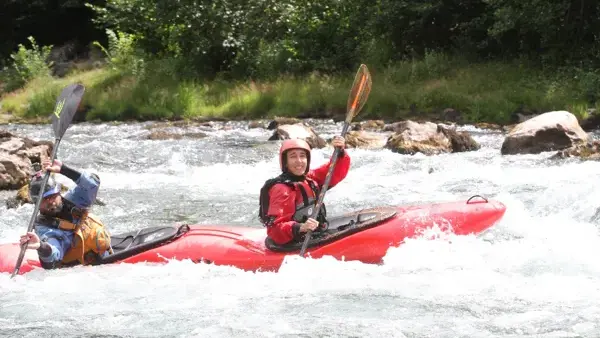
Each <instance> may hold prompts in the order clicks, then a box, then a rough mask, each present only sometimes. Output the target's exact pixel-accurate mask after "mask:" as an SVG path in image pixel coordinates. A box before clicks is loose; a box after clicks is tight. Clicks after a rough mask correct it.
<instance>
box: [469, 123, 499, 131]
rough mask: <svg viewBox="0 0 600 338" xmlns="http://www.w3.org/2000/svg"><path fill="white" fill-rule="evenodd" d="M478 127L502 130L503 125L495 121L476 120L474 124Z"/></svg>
mask: <svg viewBox="0 0 600 338" xmlns="http://www.w3.org/2000/svg"><path fill="white" fill-rule="evenodd" d="M474 126H475V127H477V128H479V129H490V130H503V127H502V126H501V125H499V124H495V123H487V122H478V123H475V124H474Z"/></svg>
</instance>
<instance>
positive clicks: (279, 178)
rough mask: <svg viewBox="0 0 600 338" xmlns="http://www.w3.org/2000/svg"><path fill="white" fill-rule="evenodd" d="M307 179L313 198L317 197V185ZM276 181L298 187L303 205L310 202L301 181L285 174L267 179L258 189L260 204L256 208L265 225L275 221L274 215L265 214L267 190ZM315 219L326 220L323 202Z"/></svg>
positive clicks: (276, 182)
mask: <svg viewBox="0 0 600 338" xmlns="http://www.w3.org/2000/svg"><path fill="white" fill-rule="evenodd" d="M307 181H308V185H309V186H310V188H311V190H312V191H313V194H314V196H315V199H316V198H318V197H319V192H320V189H319V188H318V187H317V184H316V183H315V182H314V181H313V180H310V179H307ZM278 183H281V184H285V185H287V186H289V187H292V188H294V189H296V188H298V190H300V193H301V194H302V200H303V202H304V207H307V206H309V205H310V204H311V201H310V200H309V198H308V194H307V192H306V189H305V188H304V185H303V184H302V183H301V182H295V181H293V180H291V179H290V178H289V177H288V176H286V175H285V174H281V175H279V176H277V177H275V178H272V179H269V180H267V181H266V182H265V184H264V185H263V187H262V188H261V189H260V200H259V203H260V205H259V210H258V217H259V219H260V221H261V223H262V224H263V225H264V226H267V227H268V226H271V225H272V224H273V222H274V221H275V217H274V216H268V215H267V213H268V212H269V190H270V189H271V187H273V186H274V185H275V184H278ZM315 202H316V200H315V201H313V203H315ZM294 204H295V199H294ZM294 207H296V206H295V205H294ZM317 221H318V222H319V223H325V222H326V221H327V210H326V209H325V204H323V205H322V206H321V209H320V211H319V215H317Z"/></svg>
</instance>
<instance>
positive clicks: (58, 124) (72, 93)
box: [10, 84, 85, 278]
mask: <svg viewBox="0 0 600 338" xmlns="http://www.w3.org/2000/svg"><path fill="white" fill-rule="evenodd" d="M84 92H85V87H84V86H83V85H81V84H71V85H68V86H67V87H65V88H64V89H63V90H62V91H61V93H60V95H59V96H58V98H57V99H56V105H55V106H54V112H53V113H52V115H51V116H52V131H53V132H54V138H55V141H54V146H53V147H52V156H51V158H50V165H52V164H53V163H54V160H55V159H56V154H57V153H58V146H59V144H60V140H61V139H62V137H63V135H64V134H65V131H67V129H68V128H69V126H70V125H71V121H72V120H73V117H74V116H75V114H76V113H77V108H79V104H80V103H81V99H82V98H83V94H84ZM49 178H50V172H49V171H46V174H45V175H44V179H43V181H42V187H41V188H40V192H39V193H38V198H37V200H36V202H35V206H34V208H33V214H32V215H31V218H30V219H29V225H28V226H27V232H31V231H33V228H34V225H35V218H36V216H37V213H38V211H39V209H40V204H41V203H42V196H43V194H44V189H45V187H46V184H47V183H48V179H49ZM26 248H27V242H25V243H23V244H21V252H19V257H18V258H17V263H16V265H15V270H14V271H13V273H12V275H11V276H10V277H11V278H13V277H14V276H15V275H16V274H17V273H18V272H19V270H20V269H21V264H22V263H23V258H24V257H25V250H26Z"/></svg>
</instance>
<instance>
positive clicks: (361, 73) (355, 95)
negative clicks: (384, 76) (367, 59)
mask: <svg viewBox="0 0 600 338" xmlns="http://www.w3.org/2000/svg"><path fill="white" fill-rule="evenodd" d="M371 85H372V81H371V73H369V68H367V66H366V65H364V64H361V65H360V67H359V68H358V72H356V76H355V77H354V83H353V84H352V89H351V90H350V95H349V96H348V103H347V106H346V110H347V113H346V122H348V123H350V122H352V119H353V118H354V117H355V116H356V115H358V113H359V112H360V110H361V109H362V107H363V106H364V105H365V103H366V102H367V99H368V98H369V93H371Z"/></svg>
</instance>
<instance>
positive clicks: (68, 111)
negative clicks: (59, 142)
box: [52, 84, 85, 139]
mask: <svg viewBox="0 0 600 338" xmlns="http://www.w3.org/2000/svg"><path fill="white" fill-rule="evenodd" d="M84 92H85V87H84V86H82V85H80V84H72V85H68V86H67V87H65V89H63V90H62V92H61V93H60V96H59V97H58V99H57V100H56V106H54V112H53V113H52V130H54V137H55V138H57V139H60V138H62V137H63V135H64V134H65V131H67V129H68V128H69V125H71V121H72V120H73V117H74V116H75V114H76V113H77V109H78V108H79V104H80V103H81V98H82V97H83V93H84Z"/></svg>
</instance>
